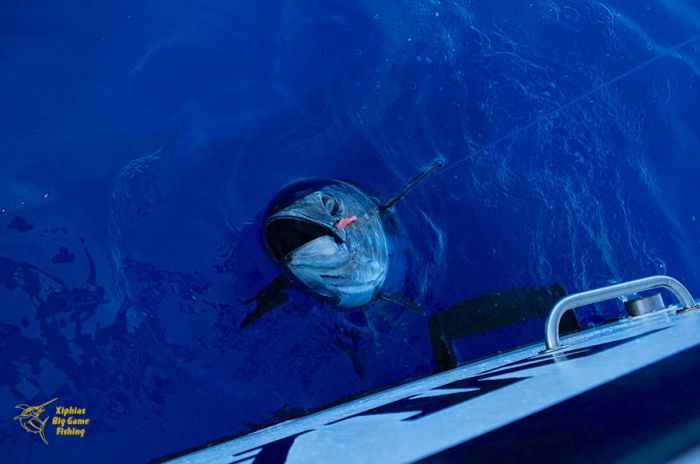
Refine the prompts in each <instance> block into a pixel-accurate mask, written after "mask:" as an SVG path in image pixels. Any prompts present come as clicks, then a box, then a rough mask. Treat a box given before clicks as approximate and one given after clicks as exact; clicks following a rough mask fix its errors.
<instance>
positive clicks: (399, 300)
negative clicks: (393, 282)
mask: <svg viewBox="0 0 700 464" xmlns="http://www.w3.org/2000/svg"><path fill="white" fill-rule="evenodd" d="M377 298H379V299H380V300H384V301H388V302H390V303H394V304H397V305H399V306H403V307H404V308H406V309H408V310H409V311H413V312H414V313H416V314H420V315H421V316H425V311H423V308H421V307H420V306H418V305H417V304H416V303H414V302H413V301H412V300H411V299H410V298H408V297H406V296H405V295H401V294H400V293H392V294H391V295H386V294H384V293H379V294H378V295H377Z"/></svg>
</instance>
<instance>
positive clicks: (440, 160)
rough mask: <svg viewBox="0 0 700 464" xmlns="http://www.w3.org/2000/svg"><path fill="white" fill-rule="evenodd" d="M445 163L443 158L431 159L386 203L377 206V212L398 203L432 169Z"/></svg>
mask: <svg viewBox="0 0 700 464" xmlns="http://www.w3.org/2000/svg"><path fill="white" fill-rule="evenodd" d="M444 165H445V160H444V159H443V158H437V159H435V160H433V161H432V162H431V163H430V164H429V165H428V166H426V167H425V168H423V170H422V171H421V172H419V173H418V175H417V176H416V177H414V178H413V179H411V180H410V181H409V182H408V183H407V184H406V185H404V186H403V188H402V189H401V190H399V191H398V192H397V193H396V194H395V195H394V196H393V197H391V198H390V199H389V201H387V202H386V203H384V204H383V205H382V206H380V207H379V212H380V213H381V212H384V211H386V210H388V209H390V208H391V207H392V206H394V205H395V204H396V203H398V202H399V201H400V200H401V199H402V198H403V197H405V196H406V195H407V194H408V192H410V191H411V190H413V188H414V187H415V186H416V185H418V184H419V183H420V182H421V181H422V180H423V179H425V178H426V177H428V176H429V175H430V174H431V173H432V172H433V171H435V170H436V169H439V168H441V167H443V166H444Z"/></svg>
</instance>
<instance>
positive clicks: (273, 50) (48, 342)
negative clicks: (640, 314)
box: [0, 0, 700, 463]
mask: <svg viewBox="0 0 700 464" xmlns="http://www.w3.org/2000/svg"><path fill="white" fill-rule="evenodd" d="M0 12H1V13H2V14H0V38H1V39H0V63H1V64H2V66H1V67H0V89H1V90H0V110H1V111H0V307H1V308H2V313H1V316H0V346H1V347H2V351H0V399H1V400H2V401H1V404H2V410H3V411H5V413H4V415H3V417H4V419H2V420H0V450H2V451H1V453H0V454H2V455H3V456H10V462H21V463H30V462H31V463H33V462H49V461H52V462H53V461H55V460H56V459H59V460H60V459H63V458H64V457H66V456H68V455H69V453H70V455H71V456H72V457H73V459H75V460H76V461H75V462H97V461H99V462H115V463H116V462H144V461H147V460H148V459H150V458H154V457H158V456H163V455H165V454H168V453H173V452H177V451H181V450H183V449H186V448H190V447H194V446H198V445H201V444H202V443H204V442H206V441H207V440H212V439H216V438H219V437H225V436H233V435H236V434H240V433H244V432H247V431H250V430H252V429H255V428H256V427H258V426H260V425H264V424H270V423H274V422H278V421H281V420H284V419H286V418H289V417H294V416H297V415H300V414H303V413H304V412H306V411H310V410H314V409H316V408H319V407H322V406H324V405H327V404H330V403H333V402H336V401H339V400H341V399H343V398H347V397H350V396H353V395H358V394H360V393H362V392H366V391H370V390H373V389H377V388H381V387H383V386H387V385H392V384H396V383H398V382H401V381H402V380H404V379H408V378H414V377H417V376H421V375H426V374H428V373H430V372H432V371H433V369H434V368H435V366H434V363H433V358H432V353H431V348H430V342H429V337H428V329H427V317H426V316H421V315H418V314H416V313H415V312H412V311H409V310H407V309H406V308H404V307H401V306H398V305H394V304H390V303H387V302H373V303H371V304H369V305H367V306H366V307H363V308H362V309H360V310H355V311H347V310H339V309H337V308H334V307H332V306H330V305H328V304H324V303H322V302H320V301H318V300H317V299H315V298H314V297H313V296H310V295H307V294H306V293H304V292H301V291H299V290H295V289H292V290H288V291H287V292H286V293H285V295H286V298H287V299H286V300H285V302H284V303H283V304H282V305H281V306H280V307H279V308H277V309H275V310H274V311H271V312H270V313H268V314H266V315H265V316H264V317H262V318H260V319H259V320H257V321H255V322H254V323H253V324H251V325H250V326H249V327H247V328H245V329H244V330H240V329H239V324H240V323H241V321H242V320H243V319H244V317H245V316H246V314H248V313H249V312H250V311H251V310H252V309H253V307H252V306H251V305H250V304H245V303H244V302H245V301H246V300H248V299H249V298H251V297H253V296H254V295H255V294H256V292H257V291H258V290H260V289H261V288H262V287H264V286H265V285H266V284H268V283H269V282H270V281H272V280H273V279H274V278H275V277H276V276H278V275H279V270H278V269H277V268H276V266H275V264H274V263H273V262H272V261H271V260H270V259H269V258H268V257H267V256H266V254H265V252H264V247H263V244H262V240H261V237H260V227H261V224H260V221H261V218H262V213H263V211H264V209H265V207H266V206H267V203H268V202H269V200H270V199H271V198H272V197H273V196H274V195H275V193H277V192H278V191H279V190H280V189H281V188H282V187H283V186H285V185H286V184H288V183H290V182H292V181H295V180H298V179H302V178H307V177H331V178H344V179H350V180H352V181H353V182H355V183H356V184H357V185H359V186H361V187H362V188H363V189H365V190H366V191H368V192H370V193H371V194H373V195H375V196H376V197H377V198H383V199H387V198H389V197H390V196H391V195H393V194H394V193H395V192H396V191H398V190H399V189H400V188H401V187H402V186H403V185H404V184H405V183H406V182H407V181H408V180H409V179H410V178H411V177H412V176H413V175H415V174H416V173H417V172H419V171H420V169H421V168H422V167H424V166H425V165H426V164H427V163H429V162H430V161H431V160H433V159H435V158H438V157H442V158H444V160H445V162H446V166H445V167H444V168H443V169H442V170H441V171H439V172H437V173H435V174H433V175H432V176H431V177H429V178H428V179H427V180H426V181H424V182H423V183H422V184H421V185H420V186H419V187H417V188H416V189H415V190H414V191H413V192H412V193H410V195H409V196H408V197H407V198H406V199H404V200H402V201H401V202H400V203H398V204H397V205H396V208H395V211H394V213H393V221H394V226H393V227H394V229H395V231H394V232H395V233H394V240H395V243H394V245H393V246H394V254H393V256H392V261H391V268H390V275H389V279H388V282H387V288H388V290H391V291H392V292H396V293H400V294H403V295H405V296H406V297H408V298H410V299H411V300H412V301H414V302H416V304H419V305H420V306H421V307H422V308H424V310H425V311H426V313H427V314H428V315H430V314H432V313H434V312H435V311H438V310H439V309H440V308H444V307H446V306H449V305H451V304H454V303H455V302H458V301H462V300H466V299H469V298H472V297H475V296H478V295H482V294H486V293H489V292H495V291H500V290H504V289H512V288H519V287H532V286H537V285H548V284H552V283H559V284H561V285H563V286H564V287H566V288H567V289H569V290H571V291H574V290H581V289H588V288H591V287H594V286H597V285H601V284H604V283H606V282H609V281H619V280H627V279H632V278H637V277H642V276H646V275H650V274H658V273H664V274H669V275H672V276H674V277H676V278H678V279H680V280H682V281H683V282H684V283H685V284H686V285H687V286H688V287H689V288H690V290H691V292H693V291H694V292H695V293H697V292H700V275H699V274H698V270H697V262H698V257H699V249H698V247H699V243H700V238H699V236H698V232H700V222H699V219H700V211H699V210H698V209H697V199H698V198H699V197H700V186H698V183H697V181H696V179H697V178H698V175H700V158H698V153H700V49H699V47H700V6H699V5H697V4H696V3H693V2H690V1H685V0H659V1H656V2H639V1H632V0H624V1H623V0H619V1H604V2H599V1H588V0H571V1H554V0H551V1H532V2H518V1H514V0H499V1H492V2H485V1H484V2H470V1H461V2H460V1H419V0H414V1H392V0H383V1H358V2H347V1H330V0H328V1H320V0H317V1H310V0H308V1H304V0H302V1H281V0H270V1H266V2H223V1H215V0H209V1H204V2H186V1H170V2H149V3H142V2H109V1H106V2H92V3H88V2H75V1H67V0H65V1H61V2H54V3H52V4H40V3H39V2H12V1H10V2H4V3H3V4H2V6H0ZM579 317H580V319H581V320H582V321H583V322H584V324H585V323H586V321H595V320H596V317H597V315H596V314H592V315H591V314H587V315H586V314H583V315H579ZM523 330H529V331H530V330H531V331H537V330H538V328H537V327H534V326H533V327H531V326H529V325H528V326H527V327H526V328H523ZM511 336H512V334H511V335H508V334H506V335H504V334H501V335H500V336H499V335H498V334H495V335H494V337H492V338H491V339H489V340H488V342H487V345H488V346H489V347H490V349H499V348H501V347H503V348H506V347H508V346H509V345H508V338H509V337H511ZM482 342H484V341H483V340H482ZM485 343H486V342H485ZM53 397H59V398H60V399H61V401H63V402H64V403H65V404H77V405H83V406H84V407H85V408H86V409H87V410H88V414H89V416H90V418H91V421H92V422H91V425H90V427H89V429H88V432H87V435H86V437H85V438H82V439H77V438H67V437H56V436H55V435H54V436H50V437H48V438H49V441H50V445H49V446H46V445H44V444H43V443H41V441H40V440H39V439H38V437H37V436H36V435H33V434H29V433H26V432H25V431H24V430H22V429H21V428H20V427H19V426H18V424H17V422H15V421H13V420H12V417H13V416H14V415H15V414H16V410H15V409H14V406H15V405H16V404H19V403H27V404H35V403H36V404H39V403H41V402H43V401H46V400H48V399H50V398H53Z"/></svg>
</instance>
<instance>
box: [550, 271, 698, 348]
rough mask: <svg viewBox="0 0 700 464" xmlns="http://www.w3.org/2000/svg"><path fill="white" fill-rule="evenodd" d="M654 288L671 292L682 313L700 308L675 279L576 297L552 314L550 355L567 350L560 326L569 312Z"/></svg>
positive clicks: (626, 284) (660, 277)
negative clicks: (564, 347) (553, 351)
mask: <svg viewBox="0 0 700 464" xmlns="http://www.w3.org/2000/svg"><path fill="white" fill-rule="evenodd" d="M654 288H666V289H668V290H669V291H670V292H671V293H672V294H673V295H674V296H675V297H676V298H677V299H678V301H679V303H680V304H681V305H682V308H681V310H685V309H690V308H697V307H698V305H697V304H696V303H695V300H694V299H693V297H692V296H691V295H690V292H688V289H687V288H685V287H684V286H683V284H681V283H680V282H679V281H677V280H676V279H674V278H672V277H668V276H664V275H657V276H652V277H645V278H644V279H638V280H631V281H629V282H623V283H620V284H615V285H611V286H609V287H603V288H598V289H595V290H588V291H586V292H581V293H575V294H573V295H569V296H566V297H564V298H562V299H561V300H559V301H558V302H557V304H555V305H554V307H553V308H552V310H551V311H550V312H549V316H548V317H547V322H546V325H545V338H544V340H545V346H546V348H547V349H546V351H552V350H558V349H561V348H563V346H562V345H561V344H560V343H559V323H560V322H561V318H562V316H563V315H564V313H566V312H567V311H571V310H572V309H576V308H578V307H580V306H585V305H589V304H594V303H600V302H602V301H606V300H612V299H614V298H618V297H621V296H623V295H627V294H629V293H636V292H641V291H644V290H651V289H654Z"/></svg>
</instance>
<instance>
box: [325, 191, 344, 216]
mask: <svg viewBox="0 0 700 464" xmlns="http://www.w3.org/2000/svg"><path fill="white" fill-rule="evenodd" d="M321 201H323V206H325V207H326V209H327V210H328V212H329V213H330V215H331V216H335V215H336V214H338V211H339V210H340V204H339V203H338V200H336V199H335V198H333V197H332V196H330V195H323V197H322V198H321Z"/></svg>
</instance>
